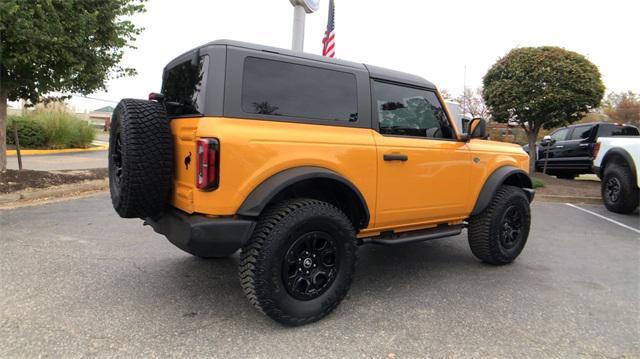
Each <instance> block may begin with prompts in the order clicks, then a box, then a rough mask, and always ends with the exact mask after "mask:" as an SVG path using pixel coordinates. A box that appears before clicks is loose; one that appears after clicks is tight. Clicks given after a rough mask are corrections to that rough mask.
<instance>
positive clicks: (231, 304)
mask: <svg viewBox="0 0 640 359" xmlns="http://www.w3.org/2000/svg"><path fill="white" fill-rule="evenodd" d="M358 257H359V258H358V265H357V269H356V275H355V278H354V282H353V285H352V288H351V290H350V292H349V294H348V297H347V301H345V303H343V306H352V305H354V306H355V305H357V303H358V302H359V300H360V299H364V298H368V297H371V294H372V293H374V294H375V297H376V300H383V301H389V303H393V301H395V300H398V299H399V298H400V297H402V296H404V295H405V294H406V292H407V291H415V290H419V291H420V292H425V291H426V292H429V291H430V290H431V288H430V287H436V288H437V287H438V286H439V285H441V284H442V283H451V282H456V281H458V280H461V279H462V278H465V277H466V278H467V280H468V277H469V276H470V275H472V273H473V272H475V271H477V269H478V267H485V268H488V269H490V268H493V267H490V266H485V265H483V264H481V263H480V262H479V261H477V260H476V259H475V258H474V257H473V255H472V254H471V252H470V251H469V248H468V246H467V243H466V236H457V237H453V238H448V239H440V240H436V241H430V242H423V243H414V244H405V245H398V246H377V245H367V246H362V247H360V248H359V250H358ZM238 261H239V253H236V254H234V255H233V256H232V257H230V258H223V259H210V260H205V259H200V258H197V257H191V256H186V255H185V256H178V257H171V258H163V259H160V260H157V259H156V260H154V262H153V263H148V264H147V265H146V267H147V269H145V270H144V271H135V270H132V271H131V273H129V275H135V276H136V277H138V278H137V281H138V282H140V283H145V287H146V290H144V291H140V290H137V289H128V290H130V291H131V290H136V293H130V294H129V295H131V296H132V297H133V298H132V299H133V300H136V301H141V302H151V303H153V304H154V305H158V306H174V307H175V308H174V309H173V310H175V311H177V312H179V313H181V315H182V316H183V317H184V318H190V317H196V316H198V317H202V316H205V317H206V318H208V319H209V320H214V321H217V320H237V318H238V317H241V318H244V319H243V321H244V320H245V319H246V320H247V321H249V322H256V321H257V322H259V323H260V324H255V325H258V326H259V327H261V326H264V325H267V326H269V327H272V326H273V325H274V324H273V323H272V322H271V321H270V320H263V319H261V318H266V317H264V316H263V315H261V314H260V313H258V311H256V310H255V309H254V308H253V307H252V306H251V304H250V303H249V302H248V301H247V300H246V299H245V297H244V294H243V292H242V289H241V287H240V283H239V280H238V274H237V266H238ZM123 289H124V288H123ZM140 305H146V304H145V303H140ZM166 310H167V309H166V308H165V309H164V311H166ZM345 310H350V309H349V308H347V309H345ZM276 327H279V326H278V325H277V324H276Z"/></svg>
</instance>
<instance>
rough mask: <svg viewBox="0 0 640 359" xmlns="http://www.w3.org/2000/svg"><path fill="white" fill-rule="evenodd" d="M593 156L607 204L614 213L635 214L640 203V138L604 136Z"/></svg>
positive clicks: (595, 169) (604, 200) (594, 166)
mask: <svg viewBox="0 0 640 359" xmlns="http://www.w3.org/2000/svg"><path fill="white" fill-rule="evenodd" d="M593 157H594V160H593V171H594V172H595V173H596V174H597V175H598V177H600V179H601V180H602V181H601V183H602V184H601V191H602V201H603V202H604V205H605V206H606V207H607V209H608V210H610V211H612V212H617V213H632V212H634V211H635V210H636V208H638V203H639V202H640V189H639V188H638V183H640V177H639V176H640V173H638V170H639V169H640V137H638V136H631V137H601V138H600V139H598V143H596V145H595V148H594V154H593Z"/></svg>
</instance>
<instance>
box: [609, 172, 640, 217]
mask: <svg viewBox="0 0 640 359" xmlns="http://www.w3.org/2000/svg"><path fill="white" fill-rule="evenodd" d="M612 181H616V182H617V184H618V186H619V193H618V195H617V197H613V196H611V195H610V194H609V193H608V185H609V184H610V183H611V182H612ZM600 188H601V193H602V201H603V202H604V205H605V207H607V209H608V210H610V211H611V212H616V213H624V214H627V213H632V212H633V211H635V209H636V208H637V207H638V202H639V201H640V191H639V190H638V185H637V184H636V183H635V180H634V178H633V173H632V172H631V169H630V168H629V167H625V166H621V165H619V164H616V163H612V164H610V165H607V166H606V167H605V169H604V176H603V177H602V182H601V185H600ZM614 199H615V200H614Z"/></svg>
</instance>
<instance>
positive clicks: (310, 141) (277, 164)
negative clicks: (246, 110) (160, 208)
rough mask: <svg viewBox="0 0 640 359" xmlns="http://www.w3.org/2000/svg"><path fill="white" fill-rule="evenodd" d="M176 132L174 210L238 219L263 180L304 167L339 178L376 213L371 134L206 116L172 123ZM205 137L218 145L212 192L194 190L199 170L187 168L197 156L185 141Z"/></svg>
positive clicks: (366, 130)
mask: <svg viewBox="0 0 640 359" xmlns="http://www.w3.org/2000/svg"><path fill="white" fill-rule="evenodd" d="M172 130H173V133H174V137H175V140H176V144H177V145H178V148H177V149H176V157H177V158H176V169H177V171H176V185H175V186H174V187H175V191H174V195H173V205H174V206H175V207H177V208H180V209H181V210H183V211H185V212H188V213H193V212H197V213H203V214H209V215H215V216H228V215H234V214H235V213H236V211H237V210H238V208H239V207H240V206H241V205H242V203H243V201H244V200H245V198H246V197H247V196H248V195H249V194H250V193H251V191H252V190H253V189H254V188H256V187H257V186H258V185H259V184H261V183H262V182H263V181H265V180H266V179H268V178H269V177H271V176H273V175H274V174H276V173H278V172H281V171H283V170H286V169H288V168H294V167H300V166H317V167H323V168H327V169H329V170H332V171H334V172H337V173H339V174H341V175H342V176H343V177H344V178H346V179H348V180H349V181H351V182H352V183H353V184H354V185H355V186H356V187H357V188H358V189H359V190H360V192H361V193H362V195H363V196H364V197H365V200H366V201H367V205H368V207H369V212H370V213H374V211H375V199H376V170H377V169H376V161H375V159H376V157H375V156H376V149H375V145H374V142H373V137H372V135H371V130H370V129H361V128H353V127H339V126H325V125H312V124H301V123H291V122H276V121H261V120H249V119H233V118H222V117H204V118H200V119H197V120H196V121H193V119H176V120H173V121H172ZM189 133H191V134H192V136H191V137H189V136H188V134H189ZM203 137H205V138H207V137H212V138H217V139H218V141H219V142H220V185H219V187H218V189H216V190H215V191H211V192H204V191H199V190H197V189H195V188H194V186H193V184H194V181H195V170H194V171H187V170H185V166H184V164H183V162H184V161H183V159H184V156H187V155H188V152H189V149H190V148H191V152H192V153H195V145H193V146H190V145H187V144H185V141H186V142H189V141H190V142H193V141H195V140H196V139H198V138H203ZM194 165H195V158H194ZM194 167H195V166H194ZM189 184H191V185H189Z"/></svg>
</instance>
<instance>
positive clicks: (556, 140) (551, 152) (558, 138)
mask: <svg viewBox="0 0 640 359" xmlns="http://www.w3.org/2000/svg"><path fill="white" fill-rule="evenodd" d="M570 130H571V129H570V128H568V127H564V128H560V129H557V130H555V131H554V132H552V133H551V135H549V136H550V137H551V142H550V143H548V144H546V145H545V144H543V143H541V144H540V145H539V146H540V149H541V150H540V151H539V152H538V154H539V156H540V158H539V159H538V160H539V161H540V162H541V163H544V162H545V161H546V160H547V158H548V159H549V163H547V166H548V167H552V166H554V164H556V163H557V160H558V158H559V157H560V156H561V155H562V151H563V149H564V145H565V142H566V141H565V140H566V139H567V136H568V135H569V132H570Z"/></svg>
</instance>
